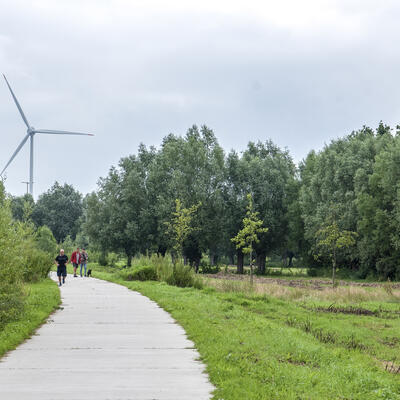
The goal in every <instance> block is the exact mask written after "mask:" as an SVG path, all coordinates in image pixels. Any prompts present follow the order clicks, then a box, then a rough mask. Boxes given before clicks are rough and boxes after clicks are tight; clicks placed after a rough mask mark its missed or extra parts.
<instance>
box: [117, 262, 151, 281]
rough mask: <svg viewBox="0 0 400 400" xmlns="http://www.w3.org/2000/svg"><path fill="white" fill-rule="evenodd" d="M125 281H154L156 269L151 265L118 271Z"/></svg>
mask: <svg viewBox="0 0 400 400" xmlns="http://www.w3.org/2000/svg"><path fill="white" fill-rule="evenodd" d="M119 275H120V276H121V278H122V279H124V280H125V281H156V280H157V271H156V269H155V267H154V266H153V265H147V266H141V267H134V268H129V269H127V270H125V271H121V272H120V273H119Z"/></svg>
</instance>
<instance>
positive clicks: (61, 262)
mask: <svg viewBox="0 0 400 400" xmlns="http://www.w3.org/2000/svg"><path fill="white" fill-rule="evenodd" d="M67 262H68V257H67V256H66V255H65V254H64V249H61V250H60V254H59V255H58V256H57V257H56V258H55V260H54V263H55V264H56V265H57V277H58V286H61V278H62V283H65V278H66V276H67Z"/></svg>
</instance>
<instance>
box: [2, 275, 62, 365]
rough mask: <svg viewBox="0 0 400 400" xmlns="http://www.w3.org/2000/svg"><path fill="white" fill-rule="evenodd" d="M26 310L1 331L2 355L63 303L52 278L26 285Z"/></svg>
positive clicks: (29, 334) (27, 335)
mask: <svg viewBox="0 0 400 400" xmlns="http://www.w3.org/2000/svg"><path fill="white" fill-rule="evenodd" d="M26 290H27V298H26V304H25V308H24V311H23V313H22V315H21V316H20V318H19V319H18V320H17V321H13V322H10V323H8V324H7V325H6V326H5V327H4V329H3V330H1V331H0V357H1V356H3V355H4V354H5V353H6V352H7V351H9V350H13V349H15V348H16V347H17V346H18V345H19V344H20V343H21V342H23V341H24V340H25V339H27V338H29V337H30V336H31V335H32V334H33V333H34V332H35V330H36V329H37V328H38V327H39V326H40V325H41V324H42V323H43V322H44V321H45V320H46V319H47V317H48V316H49V314H51V313H52V312H53V311H54V310H55V309H56V308H57V307H58V306H59V304H60V303H61V299H60V291H59V290H58V287H57V285H56V284H55V282H53V281H51V280H50V279H46V280H44V281H41V282H38V283H32V284H27V285H26Z"/></svg>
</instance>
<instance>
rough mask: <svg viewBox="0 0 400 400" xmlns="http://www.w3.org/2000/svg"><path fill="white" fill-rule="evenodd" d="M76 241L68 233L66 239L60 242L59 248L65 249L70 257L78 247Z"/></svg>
mask: <svg viewBox="0 0 400 400" xmlns="http://www.w3.org/2000/svg"><path fill="white" fill-rule="evenodd" d="M76 247H77V246H76V245H75V241H74V240H72V238H71V236H70V235H67V237H66V238H65V240H64V241H63V242H62V243H60V245H59V248H60V249H64V252H65V254H66V255H67V256H68V258H70V257H71V254H72V252H73V251H74V250H75V249H76Z"/></svg>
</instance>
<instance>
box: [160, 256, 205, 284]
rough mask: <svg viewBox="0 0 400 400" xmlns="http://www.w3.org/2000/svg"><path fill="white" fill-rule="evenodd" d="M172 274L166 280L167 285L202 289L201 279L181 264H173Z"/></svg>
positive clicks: (188, 267) (189, 268)
mask: <svg viewBox="0 0 400 400" xmlns="http://www.w3.org/2000/svg"><path fill="white" fill-rule="evenodd" d="M171 272H172V273H171V274H170V275H169V276H168V277H167V278H166V280H165V281H166V282H167V283H168V285H173V286H178V287H194V288H196V289H201V288H202V287H203V284H202V281H201V279H200V278H199V277H198V276H196V275H195V274H194V272H193V269H192V268H191V267H190V266H188V265H184V264H183V263H181V262H177V263H174V265H173V266H172V271H171Z"/></svg>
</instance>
